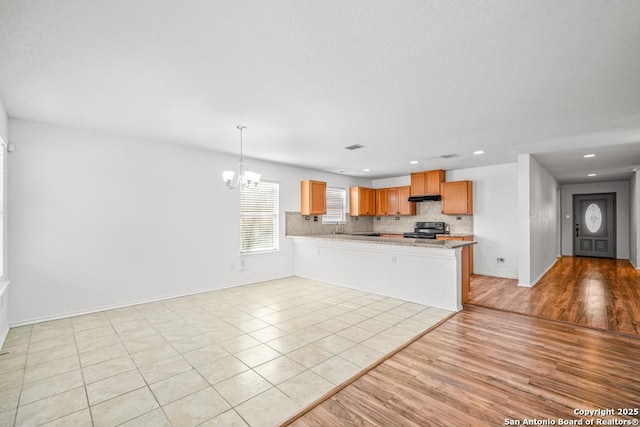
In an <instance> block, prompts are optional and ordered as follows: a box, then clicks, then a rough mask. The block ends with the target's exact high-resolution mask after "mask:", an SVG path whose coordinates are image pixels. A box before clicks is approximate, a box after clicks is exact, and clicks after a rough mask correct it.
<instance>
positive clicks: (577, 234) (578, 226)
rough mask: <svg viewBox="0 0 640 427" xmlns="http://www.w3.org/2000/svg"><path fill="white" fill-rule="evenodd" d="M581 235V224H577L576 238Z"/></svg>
mask: <svg viewBox="0 0 640 427" xmlns="http://www.w3.org/2000/svg"><path fill="white" fill-rule="evenodd" d="M579 235H580V224H576V237H579Z"/></svg>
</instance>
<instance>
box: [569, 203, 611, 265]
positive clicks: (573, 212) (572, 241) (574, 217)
mask: <svg viewBox="0 0 640 427" xmlns="http://www.w3.org/2000/svg"><path fill="white" fill-rule="evenodd" d="M582 196H588V197H598V196H612V197H613V204H612V208H613V213H612V215H611V217H612V219H613V231H612V233H611V244H612V246H613V255H612V257H611V258H609V259H616V257H617V255H618V239H617V234H616V233H617V232H618V219H617V211H616V208H617V205H618V201H617V198H616V196H617V193H616V192H615V191H613V192H607V193H574V194H572V198H571V211H572V215H573V221H572V222H571V248H572V251H571V252H572V254H573V256H581V255H576V239H575V236H574V231H575V230H574V226H573V224H575V222H576V221H577V218H576V198H577V197H582Z"/></svg>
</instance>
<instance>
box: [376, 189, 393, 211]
mask: <svg viewBox="0 0 640 427" xmlns="http://www.w3.org/2000/svg"><path fill="white" fill-rule="evenodd" d="M389 190H390V189H387V188H379V189H377V190H376V215H379V216H383V215H388V214H389Z"/></svg>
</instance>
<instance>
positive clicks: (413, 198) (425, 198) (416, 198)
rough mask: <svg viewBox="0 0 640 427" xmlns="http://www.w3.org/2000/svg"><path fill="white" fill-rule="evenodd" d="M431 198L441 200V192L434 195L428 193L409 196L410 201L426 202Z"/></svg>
mask: <svg viewBox="0 0 640 427" xmlns="http://www.w3.org/2000/svg"><path fill="white" fill-rule="evenodd" d="M429 200H435V201H439V200H440V195H439V194H433V195H426V196H411V197H409V201H410V202H426V201H429Z"/></svg>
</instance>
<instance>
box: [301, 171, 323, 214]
mask: <svg viewBox="0 0 640 427" xmlns="http://www.w3.org/2000/svg"><path fill="white" fill-rule="evenodd" d="M300 213H301V214H302V215H324V214H326V213H327V183H326V182H322V181H311V180H308V181H302V182H300Z"/></svg>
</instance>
